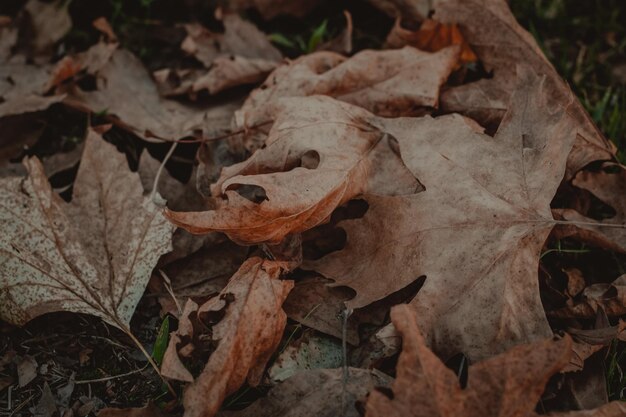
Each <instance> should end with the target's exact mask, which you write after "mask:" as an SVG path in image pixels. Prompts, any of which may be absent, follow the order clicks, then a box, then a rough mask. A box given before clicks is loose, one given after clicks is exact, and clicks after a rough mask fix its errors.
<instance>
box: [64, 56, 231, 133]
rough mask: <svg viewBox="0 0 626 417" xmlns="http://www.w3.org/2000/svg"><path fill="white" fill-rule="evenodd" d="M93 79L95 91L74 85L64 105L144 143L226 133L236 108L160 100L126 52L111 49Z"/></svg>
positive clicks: (151, 82) (217, 103) (141, 67)
mask: <svg viewBox="0 0 626 417" xmlns="http://www.w3.org/2000/svg"><path fill="white" fill-rule="evenodd" d="M97 75H98V78H97V82H98V88H97V90H95V91H82V90H81V89H80V88H78V87H75V88H74V89H73V90H72V91H71V92H70V94H69V97H68V98H67V99H66V103H67V104H68V105H71V106H74V107H77V108H79V109H80V110H86V111H91V112H96V113H97V112H105V113H106V115H107V117H108V118H109V119H111V121H112V122H113V123H115V124H117V125H118V126H120V127H122V128H124V129H127V130H129V131H131V132H132V133H134V134H136V135H138V136H140V137H141V138H143V139H146V140H150V138H160V139H163V140H176V139H181V138H183V137H187V136H204V137H206V136H217V135H220V134H223V133H225V132H226V131H229V130H230V120H231V117H232V114H233V111H234V110H235V108H237V107H238V104H237V103H236V102H233V101H229V102H214V103H212V105H211V106H210V107H208V108H201V107H197V106H190V105H186V104H182V103H179V102H177V101H174V100H166V99H163V98H161V97H160V96H159V92H158V90H157V88H156V85H155V84H154V82H153V81H152V79H151V78H150V74H149V73H148V72H147V71H146V69H145V68H144V67H143V65H142V64H141V62H140V61H139V60H138V59H137V58H136V57H135V56H134V55H132V54H131V53H130V52H128V51H125V50H118V51H116V52H115V53H114V54H113V56H112V57H111V59H110V60H109V62H108V63H107V64H106V65H105V66H104V68H102V69H101V70H100V71H99V72H98V73H97Z"/></svg>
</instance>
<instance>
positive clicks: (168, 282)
mask: <svg viewBox="0 0 626 417" xmlns="http://www.w3.org/2000/svg"><path fill="white" fill-rule="evenodd" d="M159 273H160V274H161V277H163V280H164V281H165V289H166V290H167V292H168V293H169V294H170V296H171V297H172V300H174V304H176V310H178V316H179V317H180V315H181V314H183V310H182V309H181V308H180V304H178V300H177V299H176V295H175V294H174V289H172V281H171V280H170V278H169V277H168V276H167V275H166V274H165V272H164V271H163V270H162V269H159Z"/></svg>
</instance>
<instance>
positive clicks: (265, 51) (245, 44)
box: [155, 14, 282, 96]
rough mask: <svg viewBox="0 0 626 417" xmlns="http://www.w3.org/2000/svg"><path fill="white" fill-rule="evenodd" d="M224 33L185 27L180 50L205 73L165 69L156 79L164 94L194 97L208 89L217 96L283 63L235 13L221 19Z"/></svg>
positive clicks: (262, 76) (258, 78)
mask: <svg viewBox="0 0 626 417" xmlns="http://www.w3.org/2000/svg"><path fill="white" fill-rule="evenodd" d="M221 21H222V23H223V25H224V32H223V33H216V32H211V31H210V30H208V29H206V28H204V27H203V26H201V25H199V24H188V25H185V29H186V30H187V37H186V38H185V40H184V41H183V43H182V45H181V48H182V49H183V50H184V51H185V52H186V53H188V54H190V55H192V56H194V57H195V58H196V59H197V60H198V61H200V62H202V63H203V64H204V66H205V67H206V70H198V69H183V70H171V69H164V70H160V71H157V72H156V73H155V77H156V79H157V81H158V83H159V89H160V90H161V93H162V94H163V95H166V96H169V95H179V94H185V93H192V94H195V93H197V92H199V91H201V90H207V91H208V92H209V94H217V93H219V92H221V91H223V90H226V89H228V88H232V87H236V86H239V85H246V84H255V83H259V82H261V81H263V80H264V79H265V77H266V76H267V74H269V73H270V72H271V71H272V70H274V69H275V68H276V67H277V66H278V64H279V63H280V61H281V60H282V55H281V53H280V52H279V51H278V50H277V49H276V48H275V47H274V46H273V45H272V44H271V42H270V41H269V40H268V39H267V37H266V36H265V34H264V33H263V32H261V31H259V30H258V29H257V28H256V27H255V26H254V25H253V24H252V23H250V22H247V21H245V20H243V19H241V18H240V17H239V16H238V15H235V14H226V15H224V16H223V17H222V19H221Z"/></svg>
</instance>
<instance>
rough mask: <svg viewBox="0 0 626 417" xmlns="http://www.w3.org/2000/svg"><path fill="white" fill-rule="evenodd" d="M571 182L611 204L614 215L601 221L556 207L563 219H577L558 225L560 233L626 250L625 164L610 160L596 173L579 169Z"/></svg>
mask: <svg viewBox="0 0 626 417" xmlns="http://www.w3.org/2000/svg"><path fill="white" fill-rule="evenodd" d="M572 184H574V185H575V186H576V187H578V188H581V189H583V190H587V191H589V192H590V193H592V194H593V195H595V196H596V197H598V198H599V199H600V200H601V201H602V202H604V203H606V204H608V205H609V206H611V207H612V208H613V209H614V210H615V215H614V216H612V217H610V218H606V219H603V220H600V221H598V220H594V219H591V218H589V217H586V216H584V215H582V214H580V213H578V212H577V211H575V210H573V209H559V210H555V212H556V213H557V214H558V215H559V216H560V217H561V218H562V219H563V220H568V221H574V222H577V224H576V225H564V226H559V229H562V230H561V231H560V233H562V234H563V235H564V236H573V237H577V238H579V239H581V240H588V241H590V242H592V243H596V244H599V245H600V246H603V247H606V248H608V249H613V250H617V251H620V252H626V167H625V166H624V165H620V164H615V163H609V162H607V163H604V164H603V165H602V167H601V168H600V170H599V171H597V172H594V171H586V170H585V171H581V172H579V173H578V174H577V175H576V177H575V178H574V179H573V180H572Z"/></svg>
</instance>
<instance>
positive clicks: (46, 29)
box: [24, 0, 72, 59]
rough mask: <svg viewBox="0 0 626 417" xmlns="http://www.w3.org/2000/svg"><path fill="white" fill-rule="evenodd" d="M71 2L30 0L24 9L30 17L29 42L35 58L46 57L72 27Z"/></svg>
mask: <svg viewBox="0 0 626 417" xmlns="http://www.w3.org/2000/svg"><path fill="white" fill-rule="evenodd" d="M68 6H69V4H68V3H67V2H65V1H63V0H55V1H52V2H43V1H41V0H29V1H28V3H26V5H25V6H24V11H25V12H26V15H27V16H28V18H29V21H28V23H29V29H30V32H29V33H28V35H29V39H28V41H29V43H30V47H31V49H32V54H33V55H34V57H35V58H37V57H39V58H40V59H46V58H47V55H50V54H51V53H52V52H53V51H52V47H53V46H54V44H55V43H56V42H58V41H59V40H61V38H63V36H65V34H66V33H67V32H69V31H70V29H71V28H72V19H71V18H70V15H69V13H68Z"/></svg>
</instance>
